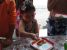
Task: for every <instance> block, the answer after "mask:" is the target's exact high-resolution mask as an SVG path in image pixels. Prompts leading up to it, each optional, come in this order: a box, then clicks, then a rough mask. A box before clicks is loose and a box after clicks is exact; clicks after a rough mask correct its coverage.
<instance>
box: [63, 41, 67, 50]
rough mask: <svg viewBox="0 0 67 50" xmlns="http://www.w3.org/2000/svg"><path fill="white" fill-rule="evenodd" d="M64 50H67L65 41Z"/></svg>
mask: <svg viewBox="0 0 67 50" xmlns="http://www.w3.org/2000/svg"><path fill="white" fill-rule="evenodd" d="M64 50H67V40H66V41H65V43H64Z"/></svg>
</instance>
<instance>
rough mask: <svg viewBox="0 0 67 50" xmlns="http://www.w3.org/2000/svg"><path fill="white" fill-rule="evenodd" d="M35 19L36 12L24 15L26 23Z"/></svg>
mask: <svg viewBox="0 0 67 50" xmlns="http://www.w3.org/2000/svg"><path fill="white" fill-rule="evenodd" d="M34 17H35V12H34V11H30V12H26V13H24V14H23V19H24V20H25V21H26V22H30V21H32V20H33V19H34Z"/></svg>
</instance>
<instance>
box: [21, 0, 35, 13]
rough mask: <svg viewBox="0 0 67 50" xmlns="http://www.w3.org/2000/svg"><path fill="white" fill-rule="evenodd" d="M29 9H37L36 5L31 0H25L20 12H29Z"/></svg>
mask: <svg viewBox="0 0 67 50" xmlns="http://www.w3.org/2000/svg"><path fill="white" fill-rule="evenodd" d="M29 11H35V7H34V5H33V4H32V3H31V2H29V1H24V2H23V5H22V6H21V7H20V12H21V13H24V12H29Z"/></svg>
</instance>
